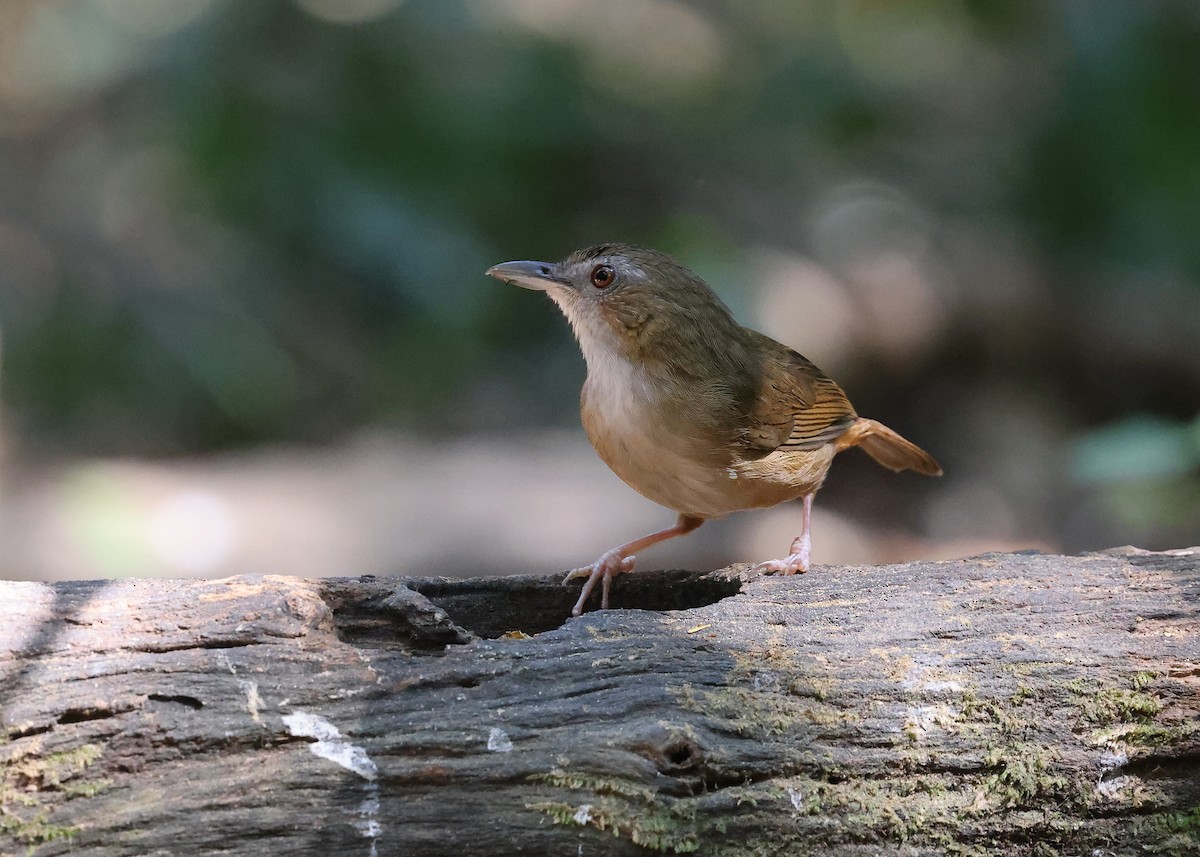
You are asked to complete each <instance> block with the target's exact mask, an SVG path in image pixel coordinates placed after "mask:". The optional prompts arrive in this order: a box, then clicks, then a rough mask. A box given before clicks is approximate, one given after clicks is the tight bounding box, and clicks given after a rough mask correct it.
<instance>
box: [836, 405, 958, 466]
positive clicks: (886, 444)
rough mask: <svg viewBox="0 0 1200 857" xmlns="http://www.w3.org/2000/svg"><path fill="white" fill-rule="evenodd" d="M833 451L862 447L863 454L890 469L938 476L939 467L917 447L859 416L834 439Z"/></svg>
mask: <svg viewBox="0 0 1200 857" xmlns="http://www.w3.org/2000/svg"><path fill="white" fill-rule="evenodd" d="M836 443H837V450H838V452H841V451H842V450H843V449H849V448H850V447H852V446H858V447H862V449H863V451H864V452H865V453H867V455H869V456H871V457H872V458H874V459H875V460H876V461H878V462H879V463H880V464H882V465H883V466H884V467H887V468H889V469H891V470H895V471H900V470H915V471H917V473H924V474H925V475H926V476H941V475H942V467H941V465H940V464H938V463H937V462H936V461H934V460H933V456H932V455H930V454H929V453H928V452H926V451H925V450H923V449H921V447H919V446H917V445H916V444H915V443H913V442H912V441H910V440H906V439H905V438H903V437H901V436H900V435H899V434H897V433H896V432H894V431H892V430H891V429H890V428H888V427H887V426H885V425H884V424H883V423H878V422H875V420H868V419H864V418H862V417H859V418H858V419H857V420H855V421H854V422H853V423H851V424H850V428H849V429H847V430H846V433H845V434H843V435H842V436H841V437H839V438H838V439H837V442H836Z"/></svg>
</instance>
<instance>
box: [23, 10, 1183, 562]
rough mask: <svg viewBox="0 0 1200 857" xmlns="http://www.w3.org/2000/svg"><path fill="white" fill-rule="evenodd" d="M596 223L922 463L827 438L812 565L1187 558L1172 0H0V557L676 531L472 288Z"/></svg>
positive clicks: (710, 554)
mask: <svg viewBox="0 0 1200 857" xmlns="http://www.w3.org/2000/svg"><path fill="white" fill-rule="evenodd" d="M614 240H618V241H632V242H636V243H641V244H647V245H651V246H655V247H658V248H660V249H664V250H667V251H669V252H671V253H673V254H675V255H676V256H678V257H679V258H681V259H682V260H684V261H685V262H686V263H687V264H689V265H690V266H691V267H693V268H694V269H696V270H697V271H698V272H699V273H701V274H702V275H703V276H704V277H705V278H707V279H708V280H709V282H711V283H712V284H713V286H714V287H715V288H716V289H717V290H718V291H719V292H720V293H721V294H722V296H723V297H724V298H725V299H726V301H727V302H728V303H729V304H730V305H731V306H732V307H733V309H734V310H735V313H736V314H737V315H738V316H739V318H740V319H742V320H743V321H744V322H746V323H748V324H750V325H752V326H757V327H759V328H760V329H763V330H765V331H766V332H768V333H770V334H771V335H773V336H775V337H776V338H778V339H781V340H782V341H784V342H786V343H788V344H789V345H792V346H794V347H796V348H797V349H798V350H800V351H801V352H803V353H805V354H806V355H807V356H808V357H810V358H811V359H813V360H815V361H816V362H817V363H818V364H819V365H821V366H822V368H824V369H825V370H826V371H827V372H828V373H830V374H831V375H833V376H834V377H835V378H836V379H837V380H839V382H840V383H841V384H842V385H843V386H844V387H845V388H846V389H847V391H848V392H849V394H850V396H851V398H852V400H853V401H854V402H855V405H856V407H857V408H858V410H859V411H860V412H861V413H863V414H866V415H868V416H872V417H875V418H877V419H880V420H882V421H884V422H886V423H888V424H889V425H892V426H893V427H895V428H896V429H898V430H900V431H901V432H903V433H904V434H906V435H907V436H909V437H910V438H912V439H914V440H915V441H917V442H918V443H920V444H921V445H922V446H924V447H925V448H927V449H928V450H930V451H931V452H932V453H933V454H934V455H935V456H936V457H937V458H938V459H939V460H940V461H941V462H942V464H943V465H944V467H945V469H946V476H945V477H944V478H943V479H941V480H926V479H921V478H919V477H916V476H913V475H911V474H906V475H901V476H896V475H892V474H890V473H888V472H886V471H884V470H882V469H880V468H877V467H875V466H874V465H872V464H871V463H870V462H869V461H868V460H867V459H866V457H865V456H862V455H860V454H858V453H852V454H848V455H846V456H843V457H842V458H840V459H839V461H838V464H837V466H836V467H835V468H834V471H833V474H832V476H831V477H830V480H829V482H828V483H827V486H826V488H825V489H824V491H823V492H822V494H821V495H820V497H819V498H818V504H817V505H818V511H817V516H816V520H815V530H814V540H815V547H814V555H815V558H816V560H817V561H818V562H822V561H826V562H827V561H848V562H853V561H881V560H889V559H903V558H908V557H913V556H924V557H939V556H957V555H962V554H965V553H972V552H977V551H980V550H984V549H990V548H1015V547H1039V548H1043V549H1055V550H1066V551H1079V550H1086V549H1098V548H1104V547H1109V546H1113V545H1118V544H1124V543H1136V544H1138V545H1141V546H1143V547H1149V548H1169V547H1179V546H1183V545H1186V544H1195V543H1197V542H1200V419H1198V418H1197V413H1198V411H1200V6H1198V5H1197V4H1196V3H1194V2H1191V0H1180V2H1143V3H1117V2H1110V3H1082V2H1057V3H1047V2H983V0H970V2H965V1H964V2H932V0H930V2H907V3H892V2H883V0H847V2H837V3H817V2H813V3H805V2H793V0H749V2H746V0H742V2H733V0H728V2H720V0H711V2H696V3H684V2H679V0H615V2H605V3H597V2H589V0H476V2H458V0H405V2H398V0H339V2H335V0H296V2H267V0H255V2H253V3H234V2H228V0H224V1H223V0H172V2H169V3H168V2H156V0H89V2H83V0H79V2H48V0H6V2H5V3H4V4H3V5H2V6H0V332H2V335H3V340H2V351H0V355H2V363H0V400H2V402H3V459H2V461H3V469H2V471H0V534H2V537H3V555H0V560H2V561H3V563H4V566H3V571H2V572H0V573H3V574H5V575H7V576H14V577H27V576H32V577H63V576H67V577H80V576H92V575H126V574H224V573H233V572H242V571H279V572H287V573H297V574H357V573H363V572H376V573H396V572H405V573H464V574H467V573H470V574H477V573H486V572H492V571H519V570H528V571H535V570H536V571H541V570H549V569H554V568H559V567H565V566H568V565H575V564H579V563H582V562H584V561H589V560H591V559H592V558H593V555H594V554H595V553H597V552H598V551H600V550H602V549H604V548H605V547H608V546H611V544H613V543H616V542H617V541H621V540H625V539H627V538H632V537H633V536H635V535H638V534H640V533H641V532H643V531H646V530H648V529H651V528H658V527H659V526H664V525H666V524H667V523H668V522H669V521H670V520H671V518H672V516H671V513H669V512H665V511H663V510H659V509H657V507H654V506H653V504H649V503H647V502H645V501H642V500H641V499H640V498H638V497H637V496H636V495H635V494H634V493H633V492H632V491H631V490H629V489H627V488H625V487H624V486H623V485H621V484H620V483H619V482H618V481H617V480H616V479H615V477H613V476H611V475H610V474H608V473H607V471H606V470H605V469H604V468H603V466H602V465H601V464H599V463H598V462H597V461H596V460H595V458H594V455H593V454H592V452H591V451H590V449H589V448H588V447H587V446H586V441H585V440H584V438H583V434H582V430H581V429H580V428H579V426H578V415H577V399H578V388H579V385H580V382H581V380H582V377H583V364H582V359H581V358H580V357H579V355H578V352H577V348H576V346H575V344H574V342H573V341H572V339H571V336H570V332H569V329H568V327H567V325H566V324H565V322H564V321H563V320H562V319H561V318H560V317H559V316H558V314H557V312H556V311H555V309H554V308H553V306H552V305H551V304H550V303H549V302H548V301H546V300H545V299H544V298H543V297H541V296H539V295H536V294H532V293H529V292H526V291H522V290H519V289H515V288H511V287H506V286H503V285H501V284H499V283H497V282H495V281H492V280H489V279H487V278H485V277H483V276H482V271H483V270H484V269H485V268H487V267H488V266H489V265H490V264H493V263H495V262H499V261H503V260H508V259H520V258H547V259H556V258H559V257H561V256H564V255H566V254H567V253H568V252H570V251H571V250H573V249H575V248H577V247H580V246H585V245H589V244H593V243H599V242H603V241H614ZM797 523H798V510H797V508H796V507H794V506H788V507H783V508H781V509H776V510H773V511H771V512H765V513H756V514H754V515H742V516H736V517H735V518H733V519H730V520H729V521H728V522H722V523H720V524H715V525H710V526H709V527H706V528H705V529H703V530H701V531H700V533H698V534H697V535H696V536H694V537H691V538H690V539H689V540H687V543H685V542H683V541H681V542H679V543H677V545H676V544H673V545H669V546H664V547H662V548H659V549H656V550H655V551H654V552H653V554H652V555H651V556H649V557H647V558H646V559H645V561H644V564H645V565H647V566H653V565H673V564H693V565H698V566H703V565H705V564H710V565H711V564H717V563H722V562H727V561H730V560H751V559H764V558H767V557H769V556H777V555H781V554H782V552H783V550H784V549H785V548H786V547H787V542H788V540H789V539H790V536H791V535H793V534H794V530H795V527H796V525H797Z"/></svg>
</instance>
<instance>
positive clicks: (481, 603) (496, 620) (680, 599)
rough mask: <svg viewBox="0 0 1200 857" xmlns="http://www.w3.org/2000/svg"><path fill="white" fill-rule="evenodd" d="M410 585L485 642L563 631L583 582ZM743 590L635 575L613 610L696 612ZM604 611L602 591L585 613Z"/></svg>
mask: <svg viewBox="0 0 1200 857" xmlns="http://www.w3.org/2000/svg"><path fill="white" fill-rule="evenodd" d="M405 584H406V585H407V586H408V587H409V588H410V589H412V590H414V591H416V592H419V593H421V594H422V595H424V596H425V597H426V598H428V599H429V600H430V601H432V602H433V603H434V604H436V605H437V606H438V607H440V608H442V609H443V610H445V611H446V613H447V614H448V615H449V617H450V619H451V620H453V621H454V623H455V624H457V625H460V626H462V627H463V628H466V629H467V630H469V631H471V632H473V633H475V634H476V635H478V636H480V637H485V638H495V637H500V636H503V635H504V634H506V633H508V632H510V631H520V632H522V633H525V634H540V633H541V632H543V631H549V630H552V629H554V628H557V627H559V626H560V625H562V624H563V623H564V622H566V621H567V619H569V618H570V616H571V607H572V606H574V604H575V600H576V599H577V598H578V597H579V587H580V583H579V582H578V581H573V582H572V583H570V584H569V585H566V586H564V585H563V584H562V576H561V575H554V576H553V577H527V576H521V577H493V578H473V579H467V580H453V579H447V578H423V579H415V580H407V581H405ZM599 588H600V587H596V589H597V590H599ZM741 588H742V583H741V581H740V580H738V579H737V578H736V577H733V576H730V575H724V574H714V573H708V574H701V573H698V572H695V571H682V570H673V571H635V572H632V573H630V574H622V575H620V576H619V577H617V578H616V580H614V581H613V586H612V594H611V597H610V601H609V606H610V607H611V608H612V609H614V610H620V609H633V610H691V609H694V608H696V607H705V606H707V605H709V604H715V603H716V602H718V601H720V600H721V599H723V598H728V597H729V596H731V595H737V594H738V592H740V591H741ZM599 607H600V595H599V592H598V591H597V592H596V593H594V594H593V595H592V597H591V599H589V600H588V603H587V605H586V608H585V609H586V611H587V612H591V611H593V610H597V609H599ZM585 615H586V614H585Z"/></svg>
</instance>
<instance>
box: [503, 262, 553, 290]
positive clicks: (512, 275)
mask: <svg viewBox="0 0 1200 857" xmlns="http://www.w3.org/2000/svg"><path fill="white" fill-rule="evenodd" d="M555 267H556V266H555V265H552V264H550V263H549V262H501V263H500V264H499V265H493V266H492V267H490V268H488V269H487V275H488V276H489V277H495V278H496V279H497V280H504V281H505V282H506V283H512V284H513V285H514V286H520V287H521V288H523V289H534V290H536V291H539V292H544V291H546V289H547V288H549V287H550V286H555V285H563V281H562V280H561V279H560V278H558V277H557V276H555V273H554V269H555Z"/></svg>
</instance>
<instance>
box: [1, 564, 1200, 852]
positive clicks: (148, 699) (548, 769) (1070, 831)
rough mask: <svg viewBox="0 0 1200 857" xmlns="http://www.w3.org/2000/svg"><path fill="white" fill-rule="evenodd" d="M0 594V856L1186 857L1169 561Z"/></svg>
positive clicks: (1188, 608) (1190, 653) (1196, 641)
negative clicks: (823, 856) (589, 604)
mask: <svg viewBox="0 0 1200 857" xmlns="http://www.w3.org/2000/svg"><path fill="white" fill-rule="evenodd" d="M575 594H576V588H575V587H563V586H562V585H560V582H559V578H558V577H557V576H555V577H511V578H482V579H465V580H452V579H444V578H436V579H435V578H424V579H421V578H372V577H366V578H331V579H317V580H312V579H293V578H287V577H255V576H240V577H233V578H229V579H226V580H215V581H202V580H119V581H87V582H73V583H57V584H44V583H23V582H3V583H0V853H2V854H14V855H16V854H22V853H30V854H34V855H55V854H67V853H70V854H84V855H104V857H108V856H109V855H158V854H162V855H165V854H217V853H236V854H239V855H258V854H262V855H279V854H289V855H309V854H311V855H321V857H335V855H343V854H345V855H364V856H365V855H393V854H394V855H455V857H470V855H503V854H531V855H542V854H563V855H568V854H569V855H586V854H605V855H608V854H617V855H624V854H630V855H633V854H647V853H654V852H666V853H680V852H692V851H694V852H697V853H701V854H729V855H733V854H737V855H746V854H761V855H767V854H803V853H809V852H813V853H817V852H820V853H832V854H854V855H868V854H883V853H888V854H897V853H899V854H911V855H925V854H929V855H933V854H945V853H965V854H971V853H978V854H985V853H1009V854H1051V853H1054V854H1057V853H1069V854H1076V853H1077V854H1091V855H1118V854H1146V853H1152V854H1153V853H1165V854H1172V853H1174V854H1196V853H1200V549H1192V550H1189V551H1175V552H1169V553H1148V552H1142V551H1137V550H1134V549H1125V550H1122V551H1115V552H1108V553H1104V554H1092V555H1085V556H1077V557H1064V556H1048V555H1039V554H1003V555H999V554H992V555H985V556H981V557H975V558H971V559H963V560H955V561H949V562H918V563H909V564H904V565H891V566H881V567H869V568H843V567H818V568H817V569H815V570H813V571H812V572H810V573H809V574H807V575H803V576H796V577H791V578H775V577H765V578H764V577H754V576H753V575H751V574H749V573H748V572H747V571H746V570H745V569H739V568H732V569H724V570H722V571H719V572H715V573H709V574H699V573H694V572H683V571H664V572H637V573H635V574H632V575H629V576H625V577H622V578H620V579H619V580H618V581H617V583H616V584H615V586H614V591H613V604H614V609H612V610H607V611H596V612H589V613H585V614H584V615H583V616H582V617H579V618H574V619H572V618H569V611H570V607H571V604H572V602H573V600H574V596H575Z"/></svg>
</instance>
